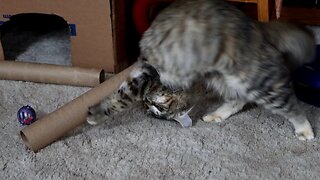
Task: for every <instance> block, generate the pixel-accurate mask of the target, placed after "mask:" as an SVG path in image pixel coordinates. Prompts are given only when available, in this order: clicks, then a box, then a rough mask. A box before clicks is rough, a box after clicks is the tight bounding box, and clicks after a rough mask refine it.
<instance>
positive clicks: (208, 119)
mask: <svg viewBox="0 0 320 180" xmlns="http://www.w3.org/2000/svg"><path fill="white" fill-rule="evenodd" d="M202 120H203V121H205V122H212V121H214V122H221V121H223V120H224V119H223V118H222V117H221V116H218V115H215V114H209V115H206V116H203V117H202Z"/></svg>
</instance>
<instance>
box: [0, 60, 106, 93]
mask: <svg viewBox="0 0 320 180" xmlns="http://www.w3.org/2000/svg"><path fill="white" fill-rule="evenodd" d="M0 79H1V80H18V81H32V82H38V83H49V84H64V85H73V86H89V87H93V86H96V85H98V84H100V83H101V82H103V81H104V71H103V70H101V69H87V68H79V67H71V66H61V65H51V64H37V63H26V62H14V61H0Z"/></svg>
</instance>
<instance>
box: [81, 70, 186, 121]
mask: <svg viewBox="0 0 320 180" xmlns="http://www.w3.org/2000/svg"><path fill="white" fill-rule="evenodd" d="M134 103H143V105H144V106H145V107H146V109H147V112H148V113H149V114H151V115H154V116H155V117H157V118H159V119H167V120H175V121H177V122H179V123H180V124H181V125H182V126H183V127H189V126H191V125H192V120H191V119H190V117H189V116H188V112H189V111H190V110H191V109H190V108H189V104H188V101H187V94H186V93H185V92H184V91H182V90H174V89H171V88H168V87H165V86H163V85H162V84H161V82H160V77H159V74H158V73H157V71H156V70H155V69H154V68H153V67H152V66H150V65H147V64H144V65H143V66H141V67H140V68H137V69H135V71H133V72H131V74H130V76H129V77H128V78H127V80H126V81H125V82H123V83H122V85H121V86H120V88H119V90H118V91H117V92H115V93H113V94H112V96H111V97H109V98H106V99H104V100H103V101H102V102H100V103H99V104H97V105H96V106H93V107H90V108H89V111H88V117H87V122H88V123H89V124H91V125H96V124H98V123H102V122H105V121H106V120H108V119H109V118H110V116H112V115H114V114H117V113H119V112H122V111H124V110H126V109H128V108H130V106H132V105H133V104H134Z"/></svg>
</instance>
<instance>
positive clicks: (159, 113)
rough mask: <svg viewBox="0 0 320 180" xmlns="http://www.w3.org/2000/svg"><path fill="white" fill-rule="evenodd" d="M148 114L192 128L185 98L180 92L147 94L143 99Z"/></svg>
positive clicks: (162, 91) (167, 91)
mask: <svg viewBox="0 0 320 180" xmlns="http://www.w3.org/2000/svg"><path fill="white" fill-rule="evenodd" d="M144 102H145V105H146V106H147V108H148V112H150V113H151V114H152V115H154V116H155V117H157V118H160V119H167V120H175V121H177V122H179V123H180V124H181V125H182V126H183V127H190V126H192V120H191V118H190V117H189V115H188V113H189V112H190V110H191V109H190V108H188V106H187V103H186V98H185V97H184V95H183V94H182V93H181V92H177V91H176V92H174V91H169V90H161V91H155V92H152V93H149V94H147V95H146V97H145V99H144Z"/></svg>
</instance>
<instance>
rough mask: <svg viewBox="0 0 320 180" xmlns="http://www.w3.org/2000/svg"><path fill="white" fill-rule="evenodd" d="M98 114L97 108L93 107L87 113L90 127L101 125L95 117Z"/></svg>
mask: <svg viewBox="0 0 320 180" xmlns="http://www.w3.org/2000/svg"><path fill="white" fill-rule="evenodd" d="M95 113H96V112H95V108H93V107H90V108H89V109H88V113H87V122H88V124H90V125H97V124H99V122H98V121H97V118H96V117H95V115H94V114H95Z"/></svg>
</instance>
